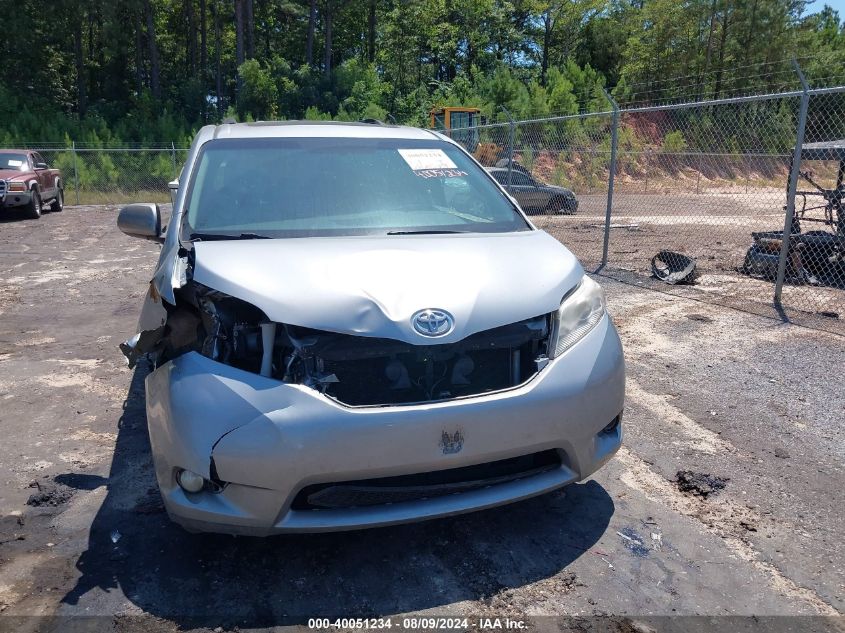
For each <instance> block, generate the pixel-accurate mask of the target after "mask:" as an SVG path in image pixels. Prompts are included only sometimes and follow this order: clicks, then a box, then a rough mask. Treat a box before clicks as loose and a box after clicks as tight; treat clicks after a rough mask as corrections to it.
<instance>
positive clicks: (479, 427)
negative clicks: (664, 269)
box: [146, 317, 625, 535]
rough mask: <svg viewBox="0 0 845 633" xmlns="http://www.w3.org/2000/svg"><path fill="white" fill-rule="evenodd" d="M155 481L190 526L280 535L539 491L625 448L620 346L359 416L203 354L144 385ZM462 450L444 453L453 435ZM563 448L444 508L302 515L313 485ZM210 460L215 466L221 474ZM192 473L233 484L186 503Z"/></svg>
mask: <svg viewBox="0 0 845 633" xmlns="http://www.w3.org/2000/svg"><path fill="white" fill-rule="evenodd" d="M146 390H147V418H148V422H149V431H150V442H151V445H152V451H153V459H154V462H155V470H156V478H157V479H158V483H159V486H160V488H161V493H162V497H163V498H164V503H165V507H166V508H167V511H168V513H169V515H170V517H171V518H172V519H173V520H174V521H175V522H177V523H179V524H181V525H182V526H184V527H185V528H187V529H189V530H198V531H215V532H225V533H234V534H252V535H268V534H274V533H280V532H317V531H331V530H344V529H355V528H364V527H375V526H382V525H391V524H395V523H402V522H406V521H414V520H420V519H427V518H434V517H439V516H448V515H452V514H458V513H461V512H467V511H471V510H477V509H481V508H487V507H492V506H496V505H501V504H504V503H508V502H511V501H516V500H519V499H524V498H527V497H530V496H534V495H537V494H541V493H544V492H547V491H550V490H553V489H556V488H559V487H561V486H564V485H566V484H569V483H572V482H574V481H578V480H581V479H584V478H586V477H587V476H589V475H590V474H592V473H593V472H594V471H595V470H597V469H598V468H600V467H601V466H602V465H603V464H604V463H605V462H606V461H607V460H608V459H610V458H611V457H612V455H613V454H614V453H615V452H616V451H617V450H618V448H619V446H620V444H621V439H622V436H621V426H618V427H616V428H615V429H614V430H613V431H610V432H602V429H603V428H604V427H606V426H607V425H608V423H610V422H611V421H612V420H613V419H614V418H615V417H616V416H618V415H620V414H621V412H622V409H623V404H624V391H625V370H624V360H623V357H622V347H621V343H620V341H619V337H618V335H617V333H616V330H615V328H614V327H613V325H612V323H611V322H610V320H609V318H607V317H605V318H603V319H602V321H601V322H600V323H599V324H598V325H597V326H596V327H595V328H594V329H593V330H592V331H591V332H590V333H589V334H588V335H587V336H586V337H585V338H584V339H583V340H582V341H580V342H579V343H578V344H576V345H575V346H574V347H573V348H571V349H570V350H568V351H567V352H566V353H565V354H564V355H563V356H561V357H560V358H557V359H555V360H554V361H552V362H551V363H549V365H548V366H547V367H545V368H544V369H543V370H542V371H541V372H540V373H539V374H538V375H537V376H536V377H535V378H534V379H533V380H531V381H529V382H528V383H526V384H524V385H522V386H520V387H517V388H515V389H511V390H508V391H503V392H499V393H494V394H488V395H484V396H478V397H473V398H467V399H462V400H452V401H447V402H440V403H432V404H423V405H412V406H392V407H365V408H350V407H345V406H343V405H340V404H337V403H336V402H334V401H333V400H331V399H329V398H327V397H325V396H323V395H321V394H319V393H317V392H316V391H314V390H312V389H310V388H307V387H303V386H300V385H291V384H285V383H282V382H279V381H277V380H273V379H269V378H264V377H261V376H259V375H256V374H252V373H249V372H244V371H242V370H239V369H235V368H232V367H229V366H227V365H222V364H220V363H217V362H215V361H212V360H210V359H208V358H206V357H204V356H202V355H200V354H197V353H194V352H192V353H188V354H185V355H184V356H181V357H179V358H177V359H174V360H172V361H170V362H168V363H166V364H164V365H162V366H161V367H160V368H158V369H157V370H156V371H155V372H153V373H152V374H150V375H149V376H148V377H147V380H146ZM457 431H460V433H461V436H462V437H463V447H462V449H461V450H460V451H459V452H454V453H449V454H445V453H446V451H445V450H444V448H443V446H442V437H443V436H444V433H448V434H449V435H451V436H453V437H454V434H455V433H456V432H457ZM547 450H555V451H557V452H558V454H559V455H560V458H561V465H560V467H559V468H555V469H553V470H551V471H546V472H543V473H540V474H537V475H534V476H530V477H525V478H522V479H517V480H514V481H509V482H506V483H499V484H495V485H491V486H489V487H485V488H481V489H477V490H472V491H469V492H460V493H457V494H451V495H448V496H441V497H436V498H429V499H422V500H414V501H403V502H401V503H392V504H384V505H377V506H364V507H354V508H342V509H295V508H292V507H291V505H292V502H293V500H294V498H295V497H296V495H297V493H298V492H299V491H300V490H302V489H303V488H304V487H305V486H310V485H313V484H320V483H329V482H345V481H354V480H364V479H372V478H382V477H393V476H400V475H410V474H417V473H426V472H431V471H441V470H446V469H454V468H460V467H464V466H470V465H475V464H486V463H488V462H493V461H497V460H503V459H507V458H512V457H517V456H521V455H527V454H531V453H535V452H540V451H547ZM212 464H213V468H214V470H215V472H214V473H212ZM179 468H187V469H189V470H192V471H194V472H196V473H199V474H201V475H203V476H204V477H206V478H212V476H213V475H214V476H216V477H217V478H219V480H222V481H224V482H228V484H227V485H226V486H225V488H224V489H223V490H222V491H221V492H212V491H202V492H199V493H193V494H187V493H185V492H184V491H183V490H182V489H181V488H180V487H179V486H178V485H177V483H176V478H175V473H176V471H177V469H179Z"/></svg>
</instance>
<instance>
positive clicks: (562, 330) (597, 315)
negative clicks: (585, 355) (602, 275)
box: [552, 275, 606, 358]
mask: <svg viewBox="0 0 845 633" xmlns="http://www.w3.org/2000/svg"><path fill="white" fill-rule="evenodd" d="M605 312H606V303H605V297H604V290H602V288H601V286H599V285H598V284H597V283H596V282H595V281H593V280H592V279H590V278H589V277H587V276H586V275H584V277H582V278H581V283H579V284H578V286H576V287H575V290H573V291H572V292H571V293H569V294H568V295H567V296H566V297H564V299H563V302H562V303H561V304H560V308H558V311H557V315H556V317H555V336H554V338H553V343H554V346H553V349H552V358H556V357H558V356H560V355H561V354H563V353H564V352H565V351H566V350H568V349H569V348H570V347H572V346H573V345H575V343H577V342H578V341H580V340H581V339H582V338H584V337H585V336H586V335H587V333H588V332H589V331H590V330H592V329H593V328H594V327H595V326H596V324H597V323H598V322H599V321H600V320H601V318H602V316H604V314H605Z"/></svg>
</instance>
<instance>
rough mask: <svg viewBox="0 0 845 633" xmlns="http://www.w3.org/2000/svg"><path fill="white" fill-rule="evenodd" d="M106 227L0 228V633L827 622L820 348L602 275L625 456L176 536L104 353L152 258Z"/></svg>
mask: <svg viewBox="0 0 845 633" xmlns="http://www.w3.org/2000/svg"><path fill="white" fill-rule="evenodd" d="M115 215H116V214H115V209H113V208H109V207H68V208H67V209H66V210H65V211H64V212H63V213H61V214H48V215H45V216H44V217H43V218H41V219H40V220H38V221H28V220H27V221H24V220H17V219H16V218H12V217H7V218H4V219H3V220H2V222H0V255H2V257H0V436H1V437H2V441H0V481H2V482H3V484H4V485H3V486H2V487H0V629H3V628H8V629H12V628H14V630H28V629H29V630H35V629H36V628H38V627H39V626H40V625H41V624H43V622H44V620H41V619H38V618H33V617H31V616H51V615H52V616H66V615H76V616H83V615H84V616H92V617H95V618H96V617H99V619H96V620H93V621H89V624H90V623H91V622H97V623H98V624H99V625H100V627H101V628H102V629H104V630H118V631H127V630H132V631H134V630H137V631H145V632H149V631H175V630H184V629H191V628H201V629H204V628H208V629H211V630H213V629H215V628H218V627H221V628H220V630H224V629H227V630H228V629H231V628H233V627H236V626H237V627H240V628H241V629H245V628H250V627H267V626H272V625H277V624H305V623H306V622H307V618H308V617H313V616H315V615H320V616H330V615H335V616H367V615H383V616H391V615H392V616H397V615H399V614H407V613H426V614H439V615H447V614H452V615H458V614H466V615H474V616H486V615H499V616H508V615H509V616H512V617H527V618H528V621H529V624H530V625H531V626H534V627H537V628H541V629H542V628H544V622H545V620H543V616H548V615H568V616H574V615H580V616H593V615H612V616H614V617H613V619H611V620H609V621H605V620H602V622H604V623H605V624H607V623H610V624H612V627H611V628H609V629H603V630H619V631H626V632H630V631H644V630H649V628H648V626H646V625H644V624H643V623H642V622H641V620H642V619H643V618H646V621H648V622H650V623H651V624H650V626H652V628H658V629H661V628H662V629H665V626H663V625H665V624H666V622H667V621H663V620H653V619H652V620H648V617H657V616H667V615H675V616H677V615H704V616H722V615H756V616H782V615H790V616H810V615H822V616H837V617H834V618H832V619H829V620H822V621H817V620H812V619H809V618H788V619H784V620H777V622H788V623H789V625H790V626H797V625H798V624H800V623H805V624H806V623H810V622H812V623H813V627H816V628H814V629H813V630H842V628H845V622H843V620H842V619H841V617H839V616H841V615H842V613H843V612H844V611H845V570H843V566H845V546H843V542H842V525H843V519H845V516H843V515H845V503H843V498H845V495H844V494H843V484H845V473H843V459H845V440H843V434H842V423H843V420H845V392H843V389H842V385H841V374H842V372H841V368H842V367H845V345H843V338H842V337H839V336H836V335H833V334H829V333H825V332H819V331H813V330H810V329H807V328H802V327H797V326H794V325H789V324H783V323H781V322H776V321H772V320H770V319H765V318H761V317H759V316H755V315H752V314H748V313H744V312H738V311H735V310H730V309H727V308H725V307H723V306H718V305H713V304H710V303H703V302H700V301H696V300H694V299H692V298H688V297H683V296H672V295H668V294H665V293H659V292H653V291H651V290H647V289H644V288H640V287H637V286H636V285H632V284H625V283H619V282H617V281H615V280H612V279H607V278H604V279H601V281H602V283H603V284H604V285H605V287H606V289H607V291H608V295H609V301H610V306H611V310H612V312H613V315H614V320H615V321H616V323H617V325H618V327H619V330H620V334H621V336H622V338H623V341H624V344H625V348H626V357H627V360H628V376H629V383H628V401H627V408H626V413H625V432H626V438H625V446H624V448H623V450H622V451H621V452H620V454H619V455H618V456H617V457H616V458H615V459H614V460H612V461H611V463H610V464H609V465H608V466H606V467H605V468H604V469H602V470H601V471H599V472H598V473H597V474H596V476H595V477H594V478H591V479H589V480H588V481H585V482H582V483H579V484H576V485H573V486H570V487H568V488H566V489H565V490H563V491H560V492H557V493H553V494H549V495H546V496H543V497H540V498H536V499H532V500H529V501H526V502H522V503H518V504H514V505H511V506H508V507H504V508H499V509H494V510H489V511H485V512H480V513H476V514H473V515H467V516H462V517H457V518H452V519H445V520H439V521H432V522H427V523H421V524H415V525H407V526H401V527H394V528H384V529H378V530H369V531H361V532H352V533H342V534H327V535H316V536H291V537H278V538H272V539H267V540H261V539H249V538H232V537H224V536H214V535H200V536H196V535H190V534H187V533H185V532H183V531H182V530H181V529H180V528H178V527H176V526H175V525H172V524H170V523H169V522H168V520H167V517H166V515H165V514H164V512H163V508H162V506H161V502H160V499H159V497H158V493H157V491H156V489H155V482H154V479H153V473H152V468H151V459H150V449H149V442H148V438H147V433H146V428H145V417H144V388H143V377H144V370H143V369H138V370H136V371H134V372H133V371H130V370H129V369H127V368H126V366H125V363H124V361H123V358H122V356H121V354H120V353H119V351H118V350H117V344H118V343H119V342H120V341H122V340H123V339H124V338H126V337H128V336H129V335H131V334H133V333H134V328H135V323H136V321H137V316H138V311H139V306H140V301H141V297H142V295H143V293H144V291H145V289H146V284H147V282H148V280H149V278H150V276H151V271H152V266H153V263H154V259H155V257H156V252H157V247H156V246H155V245H153V244H150V243H147V242H143V241H139V240H132V239H130V238H127V237H125V236H123V235H122V234H120V233H119V232H118V231H117V229H116V227H115V223H114V220H115ZM562 237H563V240H564V242H566V241H567V236H566V235H563V236H562ZM679 471H692V474H689V473H687V474H683V473H682V474H681V475H680V476H679V475H678V473H679ZM702 475H707V477H702ZM721 486H723V488H721V489H720V487H721ZM16 616H18V617H16ZM59 622H64V623H65V624H67V623H68V622H70V621H66V620H59ZM670 622H671V620H670ZM685 622H686V625H687V626H688V625H689V624H690V621H685ZM721 622H722V625H720V626H724V622H725V621H724V620H723V621H721ZM753 622H757V623H758V624H759V621H752V620H749V621H747V622H746V621H743V623H745V624H747V623H753ZM661 623H662V624H661ZM582 624H583V623H582ZM745 624H743V626H745ZM770 624H771V622H770ZM608 626H609V625H608ZM614 627H615V628H614ZM552 628H556V627H552ZM688 628H689V627H688ZM771 628H772V626H768V627H766V628H765V629H757V630H771ZM667 630H668V629H667ZM743 630H750V629H748V627H746V628H745V629H743Z"/></svg>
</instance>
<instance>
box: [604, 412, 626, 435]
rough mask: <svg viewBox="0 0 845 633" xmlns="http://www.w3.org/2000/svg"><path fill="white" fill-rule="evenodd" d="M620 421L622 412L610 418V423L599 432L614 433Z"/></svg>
mask: <svg viewBox="0 0 845 633" xmlns="http://www.w3.org/2000/svg"><path fill="white" fill-rule="evenodd" d="M621 422H622V414H621V413H620V414H619V415H617V416H616V417H615V418H613V420H611V422H610V424H608V425H607V426H606V427H604V428H603V429H602V430H601V432H602V433H615V432H616V429H617V428H619V424H620V423H621Z"/></svg>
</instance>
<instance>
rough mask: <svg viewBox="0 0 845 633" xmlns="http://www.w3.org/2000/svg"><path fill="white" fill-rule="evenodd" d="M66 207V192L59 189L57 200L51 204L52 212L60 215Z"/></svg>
mask: <svg viewBox="0 0 845 633" xmlns="http://www.w3.org/2000/svg"><path fill="white" fill-rule="evenodd" d="M64 207H65V192H64V191H62V190H61V189H59V190H58V191H57V192H56V199H55V200H53V202H52V203H50V211H52V212H53V213H58V212H59V211H61V210H62V209H64Z"/></svg>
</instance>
